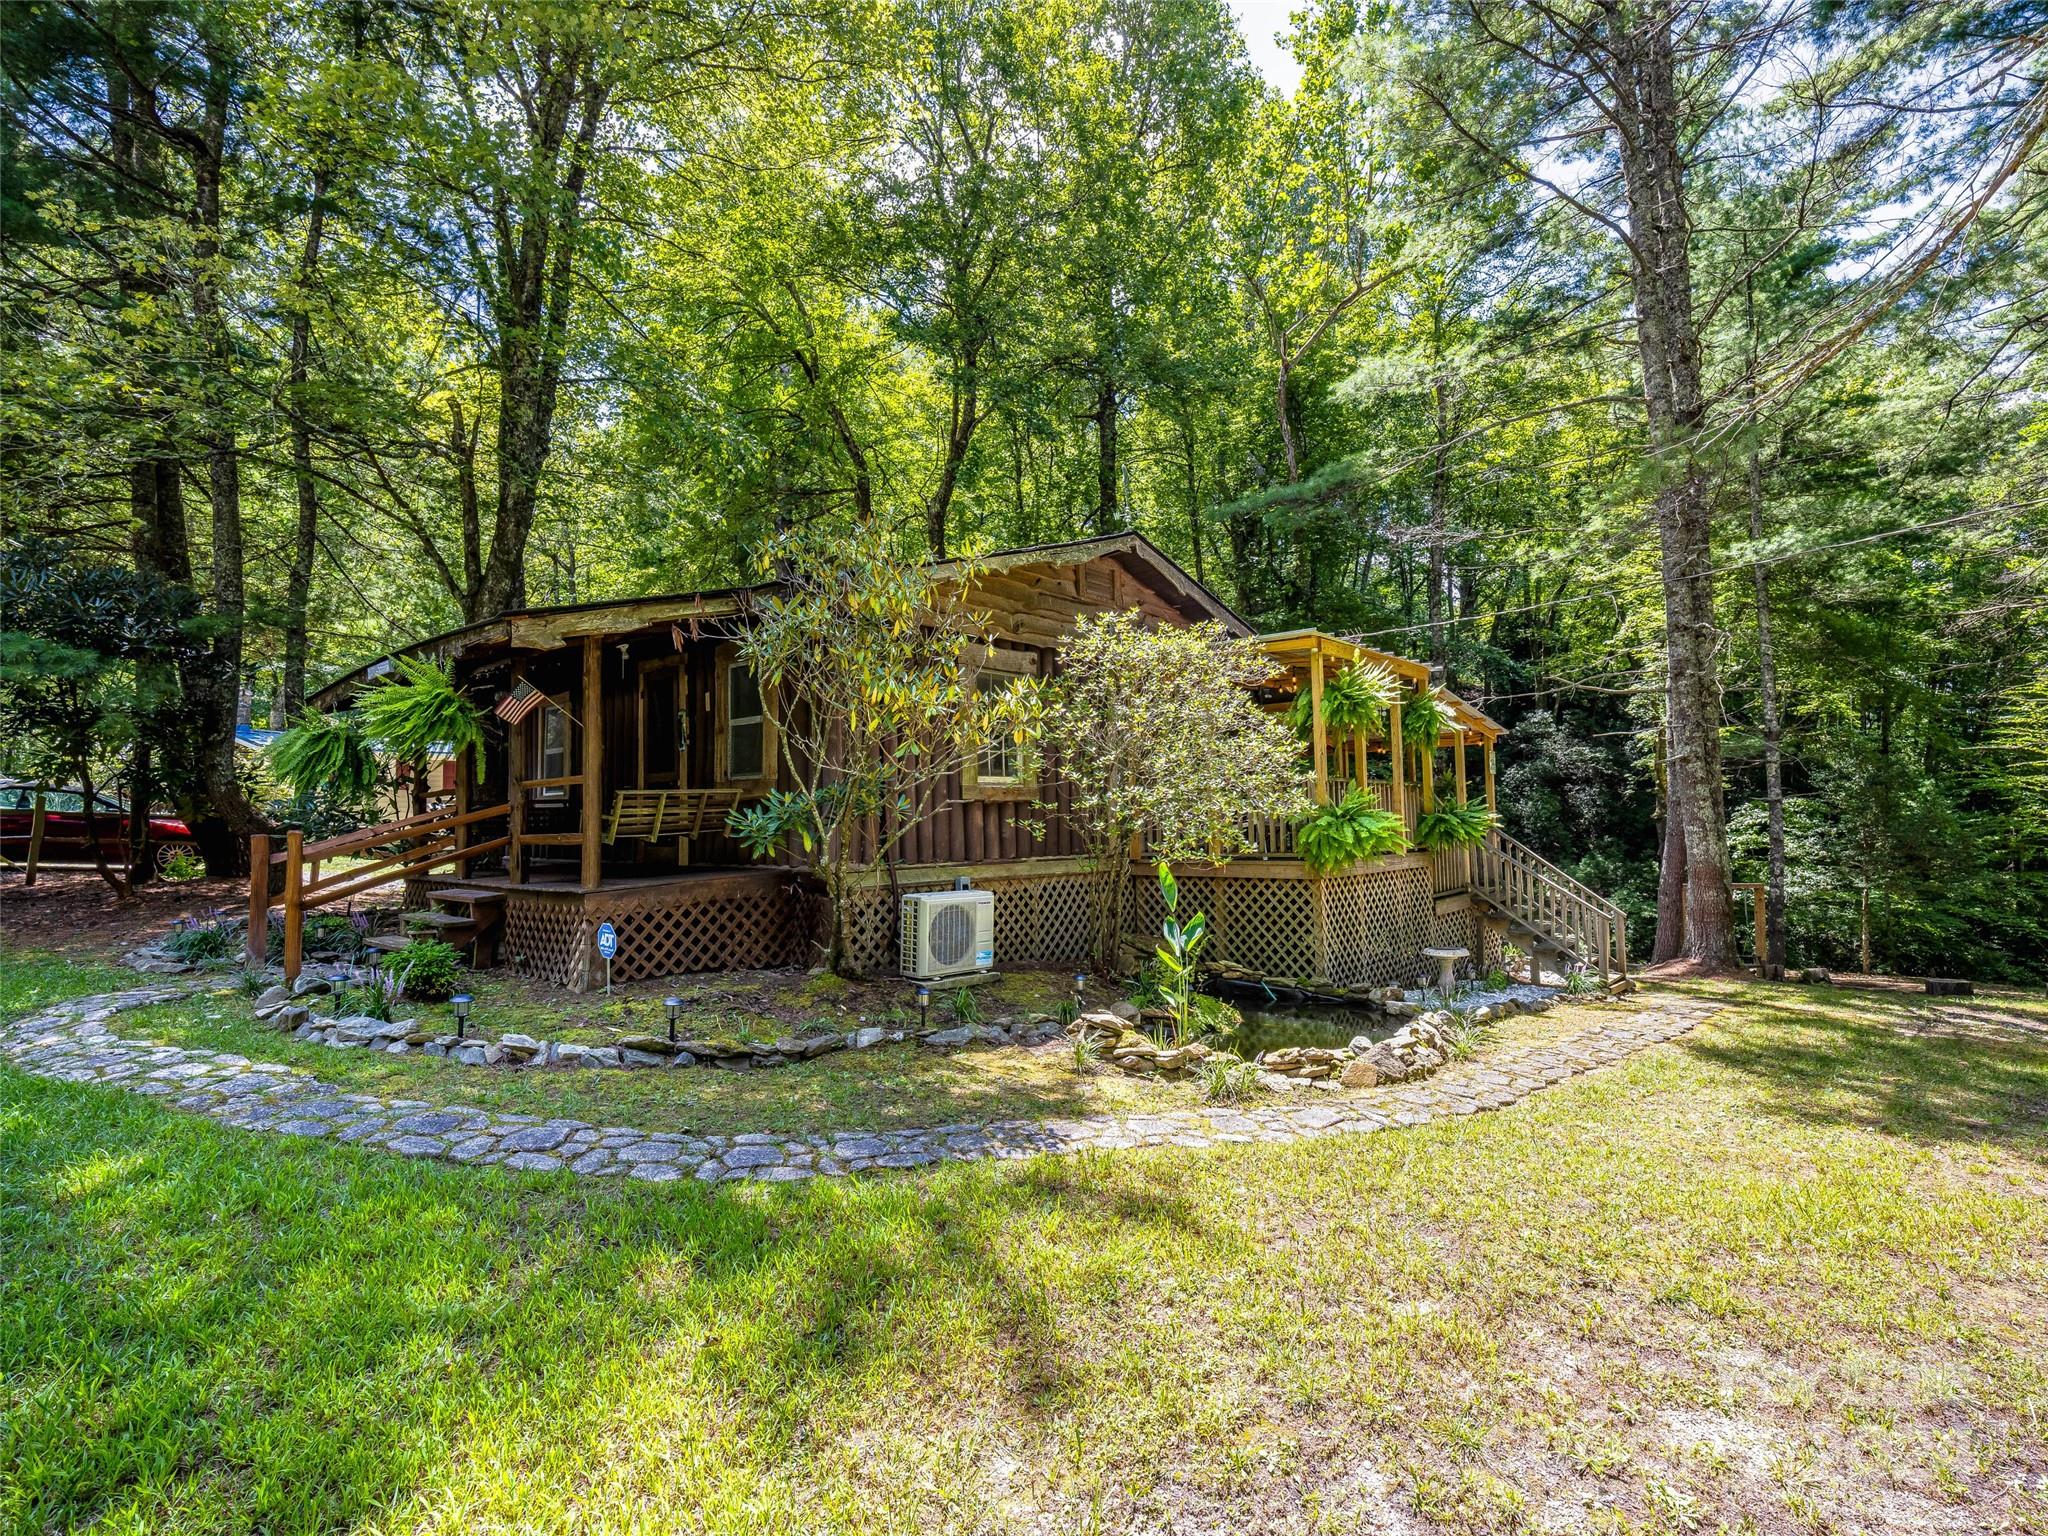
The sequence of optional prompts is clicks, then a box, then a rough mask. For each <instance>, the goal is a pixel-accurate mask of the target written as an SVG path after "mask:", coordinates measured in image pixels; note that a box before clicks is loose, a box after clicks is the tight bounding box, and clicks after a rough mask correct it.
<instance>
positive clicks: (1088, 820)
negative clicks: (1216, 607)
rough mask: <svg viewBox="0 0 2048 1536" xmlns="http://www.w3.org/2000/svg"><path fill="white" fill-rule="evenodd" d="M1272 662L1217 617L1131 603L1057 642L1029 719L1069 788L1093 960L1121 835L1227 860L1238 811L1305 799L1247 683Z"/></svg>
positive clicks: (1281, 725)
mask: <svg viewBox="0 0 2048 1536" xmlns="http://www.w3.org/2000/svg"><path fill="white" fill-rule="evenodd" d="M1271 671H1272V663H1271V661H1270V660H1268V659H1267V658H1266V657H1265V656H1263V655H1262V654H1261V653H1260V651H1259V649H1258V647H1257V646H1256V645H1254V644H1252V643H1250V642H1248V641H1243V640H1239V639H1236V638H1234V637H1232V636H1231V635H1229V634H1227V633H1225V632H1224V630H1223V629H1222V628H1221V627H1220V626H1218V625H1214V624H1199V625H1193V626H1189V627H1184V628H1183V627H1174V626H1169V625H1156V626H1154V625H1148V624H1147V623H1145V622H1144V621H1143V620H1142V618H1141V617H1139V616H1138V615H1137V614H1135V613H1106V614H1099V615H1092V616H1087V617H1084V618H1083V619H1082V620H1081V621H1080V623H1079V624H1078V625H1076V626H1075V628H1074V630H1073V631H1072V632H1071V633H1070V634H1069V635H1068V636H1067V637H1066V638H1065V639H1063V640H1062V641H1061V642H1060V659H1059V666H1058V667H1057V669H1056V670H1055V672H1054V675H1053V677H1052V679H1051V680H1050V681H1049V682H1048V683H1047V684H1046V685H1045V687H1044V688H1043V690H1042V693H1041V703H1042V710H1043V715H1042V720H1041V724H1040V728H1041V731H1042V733H1043V737H1044V739H1045V740H1046V741H1047V742H1049V743H1056V744H1057V747H1058V754H1059V769H1060V775H1061V777H1062V778H1063V779H1064V780H1065V781H1066V783H1067V784H1068V786H1069V787H1070V788H1071V796H1070V798H1069V799H1068V801H1067V803H1066V805H1065V807H1064V809H1063V812H1062V814H1063V815H1064V817H1065V819H1066V820H1067V822H1068V824H1069V825H1071V826H1073V827H1075V828H1076V829H1077V830H1078V831H1079V833H1080V835H1081V838H1082V841H1083V844H1084V846H1085V847H1086V849H1087V852H1088V857H1089V859H1090V861H1091V863H1092V864H1093V865H1094V867H1095V869H1096V871H1097V879H1096V882H1095V885H1094V888H1093V898H1094V911H1093V913H1092V914H1091V915H1092V917H1093V920H1094V925H1095V935H1096V954H1097V959H1098V963H1099V964H1100V965H1101V966H1102V968H1103V969H1105V970H1107V969H1110V968H1111V967H1112V964H1113V962H1114V960H1115V958H1116V953H1117V947H1118V945H1119V943H1120V939H1121V934H1122V927H1123V924H1122V913H1123V905H1122V904H1123V898H1124V890H1125V884H1126V877H1127V875H1128V873H1129V870H1128V860H1127V858H1126V857H1125V850H1126V848H1127V846H1128V844H1129V842H1130V839H1131V838H1132V837H1134V836H1139V835H1142V836H1143V837H1144V839H1145V841H1146V846H1147V849H1148V850H1149V851H1150V852H1151V853H1152V854H1153V855H1154V856H1155V857H1157V858H1159V859H1162V860H1166V861H1179V860H1184V859H1218V860H1221V859H1228V858H1230V857H1232V856H1233V855H1235V854H1238V853H1240V852H1243V851H1244V850H1245V848H1246V847H1247V829H1246V825H1245V820H1246V818H1247V817H1248V816H1250V815H1254V814H1262V815H1275V816H1290V815H1293V814H1294V813H1295V812H1296V811H1297V810H1300V809H1303V808H1305V806H1306V804H1307V798H1308V797H1307V794H1306V792H1305V788H1304V780H1303V776H1302V772H1301V768H1300V764H1299V761H1298V759H1299V752H1298V750H1297V746H1296V743H1295V740H1294V735H1293V732H1291V731H1290V730H1288V728H1287V726H1286V724H1285V722H1283V721H1280V720H1277V719H1275V718H1274V717H1273V716H1271V715H1269V714H1267V713H1265V712H1264V711H1262V710H1261V709H1259V707H1258V706H1257V705H1256V703H1254V702H1253V700H1252V697H1251V694H1250V691H1249V689H1250V685H1252V684H1254V683H1257V682H1260V681H1262V680H1263V679H1265V678H1266V677H1267V676H1269V675H1270V674H1271ZM1041 810H1045V811H1048V812H1049V810H1050V807H1048V806H1041Z"/></svg>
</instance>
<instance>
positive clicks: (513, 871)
mask: <svg viewBox="0 0 2048 1536" xmlns="http://www.w3.org/2000/svg"><path fill="white" fill-rule="evenodd" d="M525 676H526V663H525V662H524V661H521V662H519V663H517V664H516V665H515V666H514V667H513V668H512V682H513V686H515V687H517V686H518V684H519V682H520V680H521V679H523V678H524V677H525ZM547 707H548V706H547V705H545V704H543V705H542V706H541V708H542V709H546V708H547ZM526 729H527V727H526V722H525V721H524V720H522V721H520V722H519V724H517V725H515V726H513V727H511V728H510V729H509V730H507V731H506V732H505V880H506V883H507V884H509V885H524V884H525V883H526V786H525V785H523V784H521V783H520V782H519V752H520V748H521V747H522V746H524V745H525V742H524V739H523V738H524V736H525V733H526Z"/></svg>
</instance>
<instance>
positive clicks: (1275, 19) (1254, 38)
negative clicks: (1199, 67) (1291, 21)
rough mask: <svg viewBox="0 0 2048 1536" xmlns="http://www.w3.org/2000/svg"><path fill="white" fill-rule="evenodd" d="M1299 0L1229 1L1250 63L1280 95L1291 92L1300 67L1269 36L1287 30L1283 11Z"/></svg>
mask: <svg viewBox="0 0 2048 1536" xmlns="http://www.w3.org/2000/svg"><path fill="white" fill-rule="evenodd" d="M1300 3H1301V0H1230V9H1231V10H1232V11H1234V12H1235V13H1236V15H1237V29H1238V31H1240V32H1242V33H1243V34H1244V41H1245V46H1246V48H1248V49H1250V51H1251V56H1252V65H1253V67H1254V68H1255V69H1257V70H1258V72H1259V73H1260V74H1262V75H1264V76H1265V77H1266V82H1267V83H1268V84H1269V85H1271V86H1272V87H1273V88H1274V89H1275V90H1277V91H1279V92H1280V94H1281V95H1283V96H1291V95H1293V94H1294V87H1295V84H1296V82H1297V81H1299V80H1300V79H1301V70H1300V69H1299V68H1298V67H1297V66H1296V64H1295V62H1294V56H1293V55H1292V54H1290V53H1289V52H1288V51H1287V50H1286V49H1285V48H1283V47H1281V46H1280V44H1278V43H1277V42H1275V41H1274V40H1273V39H1274V38H1275V37H1277V36H1278V35H1279V34H1280V33H1282V32H1284V31H1286V30H1287V13H1288V12H1289V11H1290V10H1292V9H1293V8H1294V7H1295V6H1296V5H1298V4H1300Z"/></svg>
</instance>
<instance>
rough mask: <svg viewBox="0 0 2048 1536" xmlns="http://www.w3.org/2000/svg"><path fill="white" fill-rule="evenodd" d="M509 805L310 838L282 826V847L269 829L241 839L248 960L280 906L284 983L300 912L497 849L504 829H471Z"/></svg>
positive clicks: (297, 954) (264, 945) (295, 955)
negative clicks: (362, 859)
mask: <svg viewBox="0 0 2048 1536" xmlns="http://www.w3.org/2000/svg"><path fill="white" fill-rule="evenodd" d="M510 810H511V807H510V806H509V805H493V806H487V807H485V808H484V809H482V810H475V811H462V812H450V811H434V812H430V813H428V814H427V815H424V816H408V817H406V818H405V819H403V820H401V821H387V822H384V823H382V824H381V825H379V826H374V827H365V828H364V829H363V830H362V831H360V832H350V833H347V834H346V835H344V836H341V837H323V838H320V839H318V840H317V841H315V842H310V843H309V842H307V841H305V837H304V834H302V833H300V832H296V831H293V832H287V833H285V835H284V847H283V848H281V849H278V850H277V851H275V852H273V851H272V850H271V846H270V842H271V840H270V838H269V836H268V835H266V834H265V833H261V832H258V833H257V834H256V835H255V836H253V837H251V838H250V839H249V935H248V961H249V964H250V965H252V966H260V965H261V964H263V959H264V955H265V953H266V951H267V949H268V945H269V939H270V934H269V929H270V909H271V908H272V907H274V906H278V907H282V908H283V909H284V974H285V980H286V981H287V983H289V982H291V981H293V980H295V979H296V978H297V976H298V974H299V966H300V961H301V958H302V953H301V950H302V946H303V944H304V940H305V936H304V933H303V932H302V930H301V926H300V924H301V919H302V918H303V917H304V916H305V914H306V913H307V912H309V911H311V910H312V909H313V908H315V907H324V906H326V905H328V904H329V903H330V902H336V901H345V900H347V899H348V898H349V897H351V896H359V895H361V894H363V893H364V892H366V891H370V890H374V889H375V888H376V887H378V886H380V885H388V884H389V883H390V882H392V881H394V880H407V879H410V878H412V877H413V876H415V875H424V874H426V873H427V872H428V871H429V870H433V869H440V868H443V867H445V866H448V865H454V866H456V867H458V868H460V867H462V866H464V865H467V864H468V863H469V861H470V860H471V859H479V858H482V857H484V856H485V855H486V854H492V853H496V852H498V851H499V850H500V849H502V848H504V847H505V846H506V845H507V844H508V843H509V842H510V841H511V839H510V837H509V836H499V837H493V838H489V839H487V840H485V841H482V842H478V841H475V840H474V838H475V830H476V829H477V828H478V827H480V826H481V825H482V824H483V823H485V822H489V821H494V820H498V819H501V818H503V817H505V816H506V815H507V814H508V813H509V812H510ZM363 854H369V855H370V858H369V860H368V862H366V863H359V864H352V865H350V866H349V867H348V868H347V869H341V870H335V871H333V872H331V873H330V872H325V871H324V870H323V866H324V865H326V864H328V863H330V862H332V861H333V860H336V859H345V858H354V857H358V856H360V855H363ZM280 868H282V870H283V871H284V881H283V889H282V891H281V892H279V893H278V894H275V895H273V894H272V891H271V884H272V880H273V876H274V872H275V871H277V870H278V869H280Z"/></svg>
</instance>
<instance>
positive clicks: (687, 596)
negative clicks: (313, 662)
mask: <svg viewBox="0 0 2048 1536" xmlns="http://www.w3.org/2000/svg"><path fill="white" fill-rule="evenodd" d="M1099 559H1116V560H1119V561H1120V562H1123V563H1125V564H1126V565H1127V566H1136V567H1139V568H1141V569H1143V570H1144V571H1145V572H1146V573H1147V574H1149V575H1150V576H1151V577H1152V578H1153V579H1154V584H1155V585H1156V586H1157V587H1158V588H1159V589H1160V590H1161V591H1162V592H1163V593H1165V594H1167V595H1169V596H1171V597H1173V598H1174V599H1175V600H1176V605H1177V606H1179V607H1181V608H1182V610H1183V611H1188V612H1190V613H1191V616H1195V615H1198V616H1200V617H1201V618H1207V619H1214V620H1215V621H1216V622H1218V623H1220V624H1222V625H1223V626H1224V627H1225V628H1226V629H1228V630H1230V631H1231V632H1232V633H1233V634H1239V635H1249V634H1250V633H1251V626H1250V625H1249V624H1247V623H1245V621H1244V620H1243V619H1242V618H1240V617H1238V615H1237V614H1236V613H1235V612H1233V611H1232V610H1231V608H1230V607H1229V605H1228V604H1226V603H1225V602H1224V601H1223V600H1222V599H1221V598H1219V597H1217V596H1216V594H1215V593H1213V592H1211V591H1210V590H1209V589H1208V588H1207V587H1205V586H1203V585H1202V584H1201V583H1200V582H1198V581H1196V580H1195V578H1194V577H1192V576H1190V575H1189V574H1188V573H1187V572H1186V571H1184V570H1182V569H1181V567H1180V566H1179V565H1178V564H1177V563H1175V561H1174V560H1173V559H1172V557H1170V556H1169V555H1167V554H1166V552H1165V551H1164V550H1162V549H1160V548H1159V546H1158V545H1156V544H1154V543H1153V542H1152V541H1151V540H1150V539H1148V538H1146V537H1145V536H1144V535H1143V534H1141V533H1137V532H1131V531H1126V532H1123V533H1114V534H1106V535H1103V536H1100V537H1097V538H1088V539H1070V540H1067V541H1064V542H1061V543H1055V544H1027V545H1023V546H1021V547H1019V548H1016V549H1004V550H997V551H996V552H994V553H993V554H989V555H983V556H978V557H974V565H975V566H976V568H977V569H979V570H982V571H988V572H998V573H999V572H1002V571H1007V570H1014V569H1016V568H1017V567H1019V566H1025V565H1073V564H1078V563H1080V562H1083V561H1088V560H1099ZM928 563H929V565H930V566H931V568H932V570H933V571H934V573H935V574H937V575H938V576H939V577H940V578H941V579H942V580H943V579H944V578H945V577H946V576H948V575H950V574H953V573H956V572H958V571H960V570H962V569H963V568H964V567H965V565H966V562H965V561H964V560H959V559H952V560H938V561H931V562H928ZM774 585H775V584H774V583H773V582H759V583H756V584H755V585H753V586H745V587H718V588H712V589H709V590H706V591H699V592H670V593H663V594H660V595H657V596H653V597H624V598H611V599H607V600H605V601H602V602H590V603H559V604H555V605H552V606H547V607H538V608H520V609H516V610H514V611H513V612H510V613H506V614H501V615H500V616H499V617H497V618H495V619H486V620H484V621H482V622H481V623H476V624H465V625H462V626H460V627H458V628H455V629H451V630H446V631H444V632H443V633H441V634H438V635H433V636H430V637H428V638H427V639H425V640H420V641H417V642H415V643H414V644H412V645H408V646H404V647H401V648H400V649H399V650H398V651H395V652H387V653H386V654H385V655H384V656H382V657H379V658H378V659H376V660H374V661H371V662H366V663H365V664H364V665H362V666H360V667H357V668H355V669H354V670H352V671H349V672H346V673H343V674H342V675H341V676H340V677H337V678H335V679H334V680H333V681H332V682H330V683H328V684H326V685H325V686H324V687H322V688H320V689H318V690H317V691H316V692H315V693H314V694H313V695H312V698H311V699H310V701H309V702H311V703H312V704H313V705H314V706H315V707H316V708H321V709H325V708H329V707H331V706H332V705H334V704H337V703H339V702H340V701H341V700H342V699H343V698H344V697H346V696H347V694H348V693H350V692H351V691H353V690H354V689H355V688H357V687H359V686H361V685H362V684H363V683H365V682H368V681H369V680H371V678H372V677H374V676H379V675H381V674H382V672H384V671H388V670H389V663H390V657H391V656H392V655H406V656H422V655H428V656H437V657H446V656H451V655H457V654H460V653H461V652H463V651H465V650H468V649H470V648H472V647H473V646H477V645H486V644H513V643H515V642H523V643H526V644H529V645H537V646H544V647H545V646H557V645H561V644H564V643H566V642H567V641H569V640H571V639H576V638H580V637H581V636H584V635H593V634H594V635H612V634H625V633H630V632H631V631H633V630H636V629H645V628H647V627H649V626H650V625H656V624H663V623H675V622H677V621H679V620H683V619H691V618H720V617H727V616H730V615H734V614H738V613H740V612H742V611H743V610H744V609H745V607H746V605H747V600H748V599H749V598H750V597H752V596H753V595H754V594H755V593H758V592H766V591H770V590H772V589H773V587H774Z"/></svg>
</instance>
